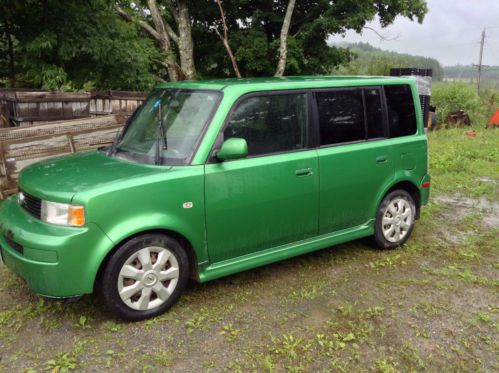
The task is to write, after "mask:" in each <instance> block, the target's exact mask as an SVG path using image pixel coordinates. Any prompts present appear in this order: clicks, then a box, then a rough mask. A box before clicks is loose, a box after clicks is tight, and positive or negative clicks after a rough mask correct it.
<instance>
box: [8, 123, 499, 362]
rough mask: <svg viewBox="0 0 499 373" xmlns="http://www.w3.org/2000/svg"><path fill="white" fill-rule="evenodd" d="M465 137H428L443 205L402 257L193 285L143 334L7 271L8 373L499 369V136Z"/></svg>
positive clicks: (428, 213)
mask: <svg viewBox="0 0 499 373" xmlns="http://www.w3.org/2000/svg"><path fill="white" fill-rule="evenodd" d="M464 132H465V131H464V130H462V129H453V130H441V131H438V132H435V133H431V134H430V135H429V141H430V155H431V157H430V168H431V173H432V176H433V179H432V200H431V203H430V204H429V205H428V206H426V207H425V208H424V209H423V211H422V217H421V220H420V221H419V222H418V223H417V225H416V228H415V231H414V233H413V236H412V237H411V239H410V240H409V242H408V243H407V244H406V245H405V246H404V247H402V248H400V249H398V250H394V251H377V250H373V249H371V248H370V247H369V246H367V245H366V244H365V243H364V242H362V241H357V242H352V243H348V244H345V245H340V246H336V247H332V248H330V249H326V250H322V251H319V252H315V253H312V254H309V255H304V256H301V257H297V258H294V259H291V260H287V261H283V262H280V263H276V264H273V265H269V266H265V267H262V268H259V269H256V270H253V271H248V272H244V273H240V274H237V275H234V276H230V277H227V278H224V279H220V280H216V281H213V282H210V283H207V284H191V285H190V286H189V288H188V290H187V292H186V294H185V296H183V297H182V299H181V301H180V302H179V304H178V305H176V306H175V307H173V309H172V310H170V312H168V313H167V314H164V315H162V316H160V317H157V318H155V319H152V320H147V321H144V322H139V323H126V322H122V321H120V320H118V319H115V318H114V317H113V316H112V315H109V314H108V313H106V312H105V311H103V310H102V309H101V307H100V305H99V304H98V303H97V302H96V300H95V299H94V298H93V297H90V296H88V297H84V298H83V299H82V300H81V301H79V302H76V303H63V302H58V301H47V300H42V299H40V298H39V297H37V296H36V295H34V294H32V293H31V292H30V291H29V290H28V289H27V288H26V286H25V284H24V283H23V281H21V280H20V279H18V278H17V277H16V276H15V275H13V274H12V273H11V272H9V271H8V270H7V269H6V268H5V267H4V266H0V371H6V372H10V371H20V372H23V371H24V372H39V371H54V372H62V371H105V370H109V371H115V370H120V371H134V372H135V371H136V372H148V371H151V372H152V371H188V372H191V371H199V370H203V371H223V370H226V371H236V372H243V371H244V372H246V371H255V372H265V371H266V372H310V371H327V372H329V371H335V372H352V371H355V372H426V371H439V370H440V371H482V372H487V371H495V370H498V369H499V361H498V358H497V356H499V340H498V337H497V336H498V332H499V303H498V298H497V293H498V290H499V283H498V280H497V270H498V269H499V252H498V248H499V241H498V240H499V231H498V229H497V226H494V225H493V224H487V223H486V222H487V221H489V220H490V219H491V218H493V217H494V216H495V217H496V218H497V214H498V210H497V207H494V206H497V205H494V201H495V202H496V203H497V201H498V199H499V198H498V191H499V189H498V186H499V184H498V183H497V180H499V167H498V164H499V163H498V162H499V156H498V154H497V151H498V149H497V144H499V131H497V130H484V129H483V130H482V129H479V130H477V137H474V138H471V137H467V136H466V135H465V134H464ZM484 178H486V180H489V181H480V180H485V179H484ZM490 180H492V181H490ZM494 180H495V182H494ZM487 219H489V220H487Z"/></svg>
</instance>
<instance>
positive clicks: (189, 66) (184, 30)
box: [177, 0, 197, 80]
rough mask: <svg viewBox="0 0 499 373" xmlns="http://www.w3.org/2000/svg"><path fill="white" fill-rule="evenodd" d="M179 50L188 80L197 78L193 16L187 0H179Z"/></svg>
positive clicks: (182, 67)
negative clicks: (190, 13)
mask: <svg viewBox="0 0 499 373" xmlns="http://www.w3.org/2000/svg"><path fill="white" fill-rule="evenodd" d="M177 23H178V52H179V56H180V68H181V69H182V72H183V73H184V75H185V78H186V79H187V80H195V79H196V78H197V73H196V66H195V64H194V43H193V42H192V29H191V18H190V15H189V8H188V6H187V1H186V0H178V17H177Z"/></svg>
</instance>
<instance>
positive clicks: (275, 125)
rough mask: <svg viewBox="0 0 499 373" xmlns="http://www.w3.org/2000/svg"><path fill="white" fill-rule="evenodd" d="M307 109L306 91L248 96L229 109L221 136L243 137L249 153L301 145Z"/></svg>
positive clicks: (259, 153) (226, 137)
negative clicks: (229, 114) (230, 111)
mask: <svg viewBox="0 0 499 373" xmlns="http://www.w3.org/2000/svg"><path fill="white" fill-rule="evenodd" d="M307 113H308V109H307V95H306V93H300V94H282V95H268V96H255V97H249V98H246V99H244V100H243V101H241V102H240V103H239V105H238V106H237V107H236V109H235V110H234V111H233V112H232V114H231V116H230V119H229V123H228V125H227V127H226V129H225V131H224V139H225V140H227V139H228V138H231V137H239V138H243V139H245V140H246V142H247V143H248V155H250V156H251V155H262V154H270V153H278V152H286V151H292V150H297V149H303V148H305V147H306V144H307V118H308V114H307Z"/></svg>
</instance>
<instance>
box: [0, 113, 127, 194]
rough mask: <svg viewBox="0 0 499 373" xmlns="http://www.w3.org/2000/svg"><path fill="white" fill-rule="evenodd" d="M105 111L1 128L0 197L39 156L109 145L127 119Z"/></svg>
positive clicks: (12, 189)
mask: <svg viewBox="0 0 499 373" xmlns="http://www.w3.org/2000/svg"><path fill="white" fill-rule="evenodd" d="M126 118H127V117H126V116H125V115H106V116H97V117H92V118H83V119H76V120H67V121H56V122H52V123H50V124H43V125H34V126H29V127H15V128H3V129H0V199H4V198H5V197H6V196H7V195H9V194H12V193H15V192H16V191H17V179H18V175H19V172H20V171H21V170H22V169H23V168H24V167H26V166H28V165H30V164H32V163H35V162H37V161H40V160H42V159H46V158H50V157H54V156H59V155H64V154H70V153H74V152H78V151H84V150H90V149H96V148H99V147H101V146H105V145H109V144H111V143H112V141H113V140H114V138H115V136H116V133H117V131H118V130H119V129H120V128H121V127H122V126H123V124H124V123H125V121H126Z"/></svg>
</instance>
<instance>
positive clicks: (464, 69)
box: [444, 65, 499, 81]
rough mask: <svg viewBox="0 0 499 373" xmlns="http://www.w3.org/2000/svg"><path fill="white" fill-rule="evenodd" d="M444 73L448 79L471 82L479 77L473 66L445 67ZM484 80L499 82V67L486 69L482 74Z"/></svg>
mask: <svg viewBox="0 0 499 373" xmlns="http://www.w3.org/2000/svg"><path fill="white" fill-rule="evenodd" d="M444 73H445V78H446V79H453V80H455V79H460V80H471V79H475V78H476V75H477V71H476V67H475V66H471V65H455V66H445V67H444ZM482 79H484V80H485V81H486V80H499V66H489V67H485V68H484V69H483V72H482Z"/></svg>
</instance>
